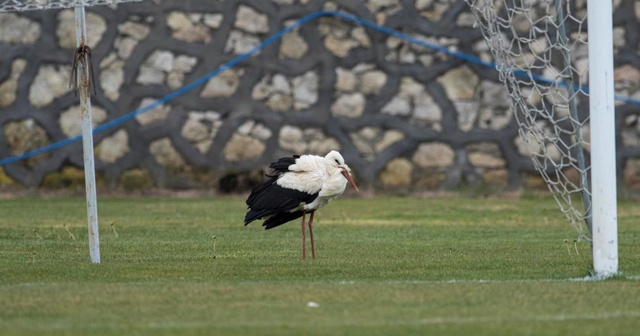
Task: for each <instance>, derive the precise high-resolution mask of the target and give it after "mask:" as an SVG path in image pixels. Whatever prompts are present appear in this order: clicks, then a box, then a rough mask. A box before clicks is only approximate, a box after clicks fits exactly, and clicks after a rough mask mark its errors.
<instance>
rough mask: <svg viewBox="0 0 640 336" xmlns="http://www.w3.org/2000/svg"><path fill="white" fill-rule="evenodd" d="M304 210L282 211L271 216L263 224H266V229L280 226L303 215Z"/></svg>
mask: <svg viewBox="0 0 640 336" xmlns="http://www.w3.org/2000/svg"><path fill="white" fill-rule="evenodd" d="M302 214H303V212H302V210H300V211H294V212H281V213H279V214H276V215H273V216H272V217H269V219H267V220H266V221H264V223H263V224H262V226H264V229H265V230H269V229H273V228H274V227H276V226H280V225H282V224H284V223H286V222H288V221H292V220H294V219H296V218H300V217H302Z"/></svg>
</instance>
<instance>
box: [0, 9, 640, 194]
mask: <svg viewBox="0 0 640 336" xmlns="http://www.w3.org/2000/svg"><path fill="white" fill-rule="evenodd" d="M578 6H582V8H583V7H584V1H583V2H580V1H578ZM614 6H615V15H614V23H615V30H614V33H615V43H616V82H617V90H618V93H619V94H622V95H626V96H630V97H635V98H636V99H637V98H639V97H640V90H639V87H640V71H639V70H638V69H640V56H638V55H639V53H638V51H639V45H640V43H639V42H640V41H639V39H640V34H638V32H640V24H639V23H638V21H640V5H638V3H637V2H632V1H617V2H614ZM320 9H339V10H344V11H347V12H351V13H353V14H355V15H357V16H359V17H362V18H364V19H366V20H370V21H375V22H378V23H380V24H384V25H385V26H387V27H390V28H393V29H397V30H400V31H403V32H405V33H408V34H411V35H413V36H415V37H417V38H419V39H423V40H425V41H429V42H432V43H435V44H438V45H441V46H444V47H450V48H454V49H456V50H458V51H461V52H464V53H469V54H474V55H484V57H487V55H488V52H487V49H486V45H485V44H484V42H483V39H482V36H481V33H480V32H479V31H478V30H476V29H474V28H473V23H474V18H473V16H472V15H471V14H470V12H469V10H468V8H467V5H466V3H465V2H464V1H463V0H415V1H413V0H368V1H350V0H342V1H341V0H337V1H333V2H324V1H314V0H271V1H265V0H242V1H230V0H227V1H222V0H220V1H182V2H180V1H171V2H169V1H150V0H147V1H143V2H141V3H129V4H123V5H119V6H117V7H114V8H111V7H107V6H99V7H92V8H88V13H87V22H88V27H89V45H90V46H91V47H92V49H93V59H94V68H95V70H96V78H95V80H96V82H97V85H96V86H97V94H96V95H95V96H93V98H92V101H93V104H94V105H93V107H94V108H93V113H94V117H93V121H94V123H95V124H96V125H97V124H100V123H103V122H105V121H108V120H112V119H114V118H117V117H120V116H123V115H125V114H128V113H129V112H131V111H133V110H135V109H137V108H139V107H142V106H146V105H148V104H149V103H150V102H153V101H154V100H156V99H158V98H160V97H163V96H164V95H166V94H168V93H170V92H172V91H174V90H176V89H179V88H180V87H182V86H183V85H185V84H187V83H191V82H193V81H194V80H196V79H198V78H200V77H202V76H203V75H205V74H207V73H209V72H210V71H212V70H214V69H215V68H217V67H218V66H219V65H221V64H223V63H226V62H228V61H229V60H231V59H233V58H234V57H236V56H237V55H238V54H241V53H243V52H246V51H248V50H250V49H251V48H253V47H254V46H256V45H258V44H259V43H260V42H261V41H263V40H264V39H265V38H267V37H268V36H271V35H272V34H273V33H275V32H276V31H278V30H280V29H282V28H283V27H284V26H286V25H288V24H290V23H291V22H293V21H295V20H297V19H299V18H301V17H303V16H304V15H306V14H309V13H311V12H314V11H317V10H320ZM0 48H2V53H0V126H1V127H0V156H1V157H8V156H11V155H13V154H18V153H23V152H25V151H28V150H32V149H35V148H39V147H41V146H43V145H47V144H50V143H52V142H55V141H59V140H62V139H65V138H67V137H71V136H75V135H78V134H80V112H79V106H78V98H77V97H76V95H75V94H74V92H73V91H71V90H70V89H69V76H70V63H71V59H72V54H73V49H74V48H75V35H74V22H73V12H72V10H52V11H35V12H24V13H19V14H17V13H8V14H0ZM483 53H484V54H483ZM585 108H586V106H581V107H580V109H581V113H585V111H584V110H585ZM639 116H640V107H638V106H634V105H629V104H620V105H619V106H618V107H617V126H618V140H619V141H618V148H619V151H618V152H619V154H618V167H619V171H618V174H619V175H620V177H622V178H624V182H625V183H626V184H627V185H628V186H631V187H633V186H638V185H640V123H639V122H638V119H639V118H640V117H639ZM95 145H96V147H95V155H96V169H97V171H98V179H99V183H100V185H104V186H107V187H111V188H116V187H121V188H126V189H131V188H134V189H135V188H146V187H151V186H158V187H170V188H210V187H216V188H217V187H219V188H222V189H225V190H226V189H232V188H240V189H243V188H248V187H249V186H250V185H251V184H253V183H255V182H256V181H259V180H260V179H261V178H262V177H261V176H262V173H263V169H264V167H266V165H268V163H269V162H271V161H273V160H274V159H276V158H278V157H280V156H284V155H290V154H297V153H314V154H325V153H326V152H328V151H329V150H330V149H338V150H340V151H341V152H342V153H343V155H344V156H345V158H346V160H347V162H348V163H349V164H350V166H351V167H352V169H353V170H354V172H355V175H356V176H357V179H358V182H359V183H360V184H361V185H363V186H366V185H368V186H372V187H376V188H387V189H392V190H401V191H418V190H438V189H452V188H457V187H460V186H464V185H478V184H486V185H490V186H497V187H498V188H521V187H523V186H539V185H540V180H539V179H538V178H536V177H535V176H537V174H535V172H534V170H533V166H532V164H531V162H530V160H529V158H528V157H527V155H528V151H527V149H526V148H525V147H524V146H525V144H523V142H522V141H520V140H519V138H518V128H517V124H516V121H515V118H514V116H513V114H512V112H511V111H510V109H509V104H508V99H507V96H506V92H505V90H504V87H503V85H502V84H501V83H500V82H499V81H498V78H497V72H496V71H494V70H492V69H488V68H485V67H482V66H479V65H475V64H470V63H467V62H465V61H462V60H460V59H457V58H454V57H451V56H447V55H444V54H442V53H437V52H434V51H432V50H428V49H425V48H423V47H419V46H416V45H412V44H410V43H407V42H405V41H403V40H400V39H398V38H396V37H393V36H388V35H385V34H382V33H380V32H376V31H373V30H369V29H366V28H363V27H361V26H358V25H355V24H351V23H347V22H344V21H342V20H340V19H337V18H320V19H318V20H315V21H312V22H310V23H308V24H306V25H303V26H301V27H299V28H297V29H296V30H294V31H293V32H291V33H289V34H287V35H285V36H284V37H283V38H282V39H281V40H279V41H277V42H275V43H274V44H272V45H271V46H269V47H267V48H265V49H263V50H261V51H260V52H259V53H258V54H257V55H256V56H254V57H252V58H249V59H247V60H245V61H242V62H241V63H240V64H239V65H237V66H235V67H233V68H231V69H229V70H228V71H226V72H224V73H222V74H220V75H219V76H217V77H213V78H211V79H210V80H208V81H207V82H206V83H205V84H204V85H202V86H200V87H197V88H196V89H194V90H192V91H190V92H188V93H186V94H185V95H182V96H180V97H178V98H176V99H174V100H172V101H169V102H167V103H166V104H163V105H161V106H158V107H156V108H154V109H153V110H152V111H149V112H147V113H143V114H139V115H137V116H136V117H135V118H134V119H133V120H130V121H127V122H126V123H124V124H122V125H121V126H118V127H116V128H113V129H110V130H107V131H105V132H101V133H99V134H97V135H96V137H95ZM81 166H82V150H81V144H80V143H79V142H77V143H74V144H72V145H69V146H66V147H63V148H61V149H58V150H55V151H52V152H50V153H45V154H41V155H39V156H36V157H34V158H31V159H28V160H23V161H21V162H18V163H14V164H10V165H7V166H5V167H2V168H0V169H1V170H0V172H1V173H0V184H9V183H17V184H21V185H24V186H47V187H59V186H65V185H69V184H73V183H77V182H78V181H81V179H82V174H81V168H80V167H81Z"/></svg>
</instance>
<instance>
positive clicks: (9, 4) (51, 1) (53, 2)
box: [0, 0, 141, 12]
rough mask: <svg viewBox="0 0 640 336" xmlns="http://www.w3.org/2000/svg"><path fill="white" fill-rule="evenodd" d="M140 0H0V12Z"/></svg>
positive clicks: (88, 5)
mask: <svg viewBox="0 0 640 336" xmlns="http://www.w3.org/2000/svg"><path fill="white" fill-rule="evenodd" d="M133 1H141V0H0V12H22V11H28V10H42V9H56V8H71V7H77V6H85V7H90V6H96V5H116V4H118V3H121V2H133Z"/></svg>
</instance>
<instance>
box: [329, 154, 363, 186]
mask: <svg viewBox="0 0 640 336" xmlns="http://www.w3.org/2000/svg"><path fill="white" fill-rule="evenodd" d="M324 161H325V163H326V165H327V166H328V167H331V168H333V169H337V170H339V171H340V173H341V174H342V175H343V176H344V178H346V179H347V181H348V182H349V184H351V186H352V187H353V189H355V190H356V191H358V187H357V186H356V183H355V182H353V178H352V177H351V168H349V166H347V164H346V163H344V158H343V157H342V155H340V153H338V152H337V151H334V150H332V151H331V152H329V154H327V155H325V157H324Z"/></svg>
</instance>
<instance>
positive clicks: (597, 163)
mask: <svg viewBox="0 0 640 336" xmlns="http://www.w3.org/2000/svg"><path fill="white" fill-rule="evenodd" d="M556 1H559V0H556ZM587 10H588V13H587V15H588V17H589V26H588V30H589V85H590V90H589V91H590V93H589V96H590V101H589V114H590V116H591V138H592V139H597V141H592V142H591V162H592V164H591V165H592V167H591V176H592V187H591V190H592V195H593V196H592V222H593V224H592V225H593V230H592V233H591V237H592V242H593V248H592V250H593V269H594V271H595V273H596V276H603V277H607V276H611V275H614V274H616V273H617V272H618V215H617V198H616V197H617V182H616V137H615V136H616V129H615V107H614V88H613V18H612V16H613V12H612V8H611V1H609V0H604V1H603V0H589V2H588V4H587Z"/></svg>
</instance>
